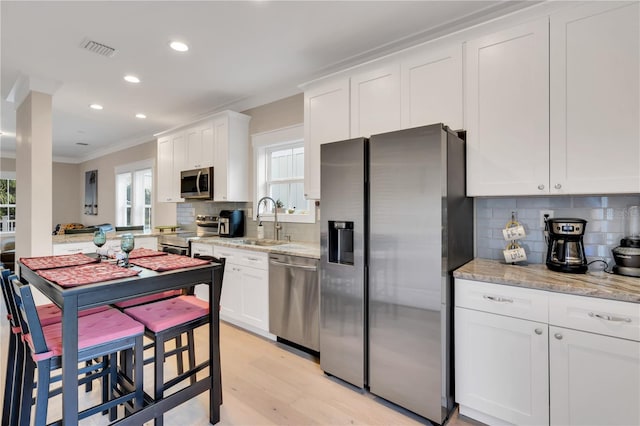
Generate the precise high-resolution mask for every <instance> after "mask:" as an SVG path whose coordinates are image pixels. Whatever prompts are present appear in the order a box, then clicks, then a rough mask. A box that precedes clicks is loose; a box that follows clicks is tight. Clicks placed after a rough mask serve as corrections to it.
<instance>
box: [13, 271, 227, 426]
mask: <svg viewBox="0 0 640 426" xmlns="http://www.w3.org/2000/svg"><path fill="white" fill-rule="evenodd" d="M18 264H19V268H20V278H21V279H22V280H23V281H25V282H28V283H29V284H31V285H32V286H33V287H35V288H37V289H38V290H40V292H42V293H43V294H44V295H45V296H47V297H48V298H49V299H51V301H53V303H55V304H56V305H57V306H59V307H60V309H61V310H62V345H63V346H62V347H63V352H62V424H63V425H74V426H75V425H77V424H78V311H80V310H82V309H88V308H93V307H97V306H103V305H107V304H112V303H116V302H120V301H123V300H127V299H132V298H135V297H139V296H146V295H150V294H154V293H160V292H163V291H166V290H173V289H182V288H189V287H192V286H194V285H196V284H208V285H209V308H210V309H209V315H210V326H209V330H210V336H209V339H210V344H209V375H208V376H207V377H205V378H202V379H199V380H198V381H196V383H195V384H192V385H191V386H188V387H186V388H184V389H181V390H179V391H177V392H175V393H173V394H171V395H169V396H167V397H164V398H162V399H160V400H154V401H150V402H149V401H146V402H145V405H144V407H143V408H142V409H141V410H139V411H136V412H134V413H133V414H131V415H129V416H127V417H124V418H123V419H120V420H118V421H116V422H115V423H114V424H117V425H141V424H143V423H144V422H147V421H149V420H152V419H153V418H155V417H156V415H158V414H160V413H164V412H166V411H168V410H170V409H172V408H174V407H176V406H178V405H180V404H182V403H183V402H185V401H187V400H189V399H191V398H194V397H195V396H196V395H199V394H200V393H203V392H206V391H209V422H210V423H211V424H216V423H218V422H219V421H220V404H221V402H222V389H221V386H220V384H221V379H220V377H221V372H220V316H219V309H218V306H219V304H220V293H221V290H222V265H220V264H217V263H208V264H206V265H202V266H195V267H189V268H183V269H177V270H171V271H166V272H156V271H153V270H149V269H145V268H142V267H138V266H134V267H133V268H134V269H137V270H139V272H140V273H139V274H138V275H136V276H133V277H128V278H122V279H116V280H110V281H104V282H97V283H91V284H83V285H77V286H73V287H62V286H60V285H58V284H57V283H55V282H52V281H49V280H47V279H45V278H43V277H42V276H40V275H39V274H38V273H37V272H36V271H34V270H31V269H29V268H28V267H27V266H26V265H25V264H24V263H22V261H19V262H18Z"/></svg>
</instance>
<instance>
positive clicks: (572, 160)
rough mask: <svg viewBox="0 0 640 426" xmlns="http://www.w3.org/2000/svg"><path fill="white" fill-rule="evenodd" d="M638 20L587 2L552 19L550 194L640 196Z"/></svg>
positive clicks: (625, 10)
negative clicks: (629, 194) (620, 194)
mask: <svg viewBox="0 0 640 426" xmlns="http://www.w3.org/2000/svg"><path fill="white" fill-rule="evenodd" d="M621 4H622V6H621ZM639 15H640V4H638V2H633V3H630V2H627V3H611V2H593V3H589V2H587V4H584V5H580V6H578V7H572V8H569V9H567V10H564V11H562V12H560V13H557V14H554V15H552V16H551V27H550V42H551V56H550V66H551V72H550V76H551V129H550V130H551V133H550V135H551V181H550V183H551V185H552V189H551V191H552V193H553V192H557V193H569V194H594V193H596V194H599V193H637V192H640V120H639V119H638V117H640V84H639V80H640V67H639V63H640V19H639V18H638V16H639Z"/></svg>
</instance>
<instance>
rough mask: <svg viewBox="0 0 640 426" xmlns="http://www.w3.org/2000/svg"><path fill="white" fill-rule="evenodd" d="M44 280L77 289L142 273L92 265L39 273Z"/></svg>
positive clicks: (109, 266)
mask: <svg viewBox="0 0 640 426" xmlns="http://www.w3.org/2000/svg"><path fill="white" fill-rule="evenodd" d="M37 273H38V275H40V276H42V277H43V278H45V279H47V280H49V281H53V282H55V283H58V285H60V286H62V287H75V286H79V285H84V284H92V283H98V282H102V281H111V280H117V279H120V278H127V277H133V276H135V275H138V274H139V273H140V271H137V270H135V269H130V268H122V267H120V266H115V265H112V264H110V263H107V262H101V263H92V264H88V265H81V266H71V267H68V268H58V269H47V270H41V271H38V272H37Z"/></svg>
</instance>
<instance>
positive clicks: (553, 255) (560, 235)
mask: <svg viewBox="0 0 640 426" xmlns="http://www.w3.org/2000/svg"><path fill="white" fill-rule="evenodd" d="M586 227H587V221H586V220H584V219H556V218H554V219H547V221H546V231H547V233H548V236H547V244H548V246H547V268H549V269H551V270H553V271H558V272H570V273H574V274H584V273H585V272H587V269H588V267H587V256H586V255H585V253H584V243H583V241H582V237H583V236H584V230H585V228H586Z"/></svg>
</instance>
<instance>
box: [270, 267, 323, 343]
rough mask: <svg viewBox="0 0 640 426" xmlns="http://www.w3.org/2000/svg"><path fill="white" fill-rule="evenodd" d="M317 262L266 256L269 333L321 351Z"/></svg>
mask: <svg viewBox="0 0 640 426" xmlns="http://www.w3.org/2000/svg"><path fill="white" fill-rule="evenodd" d="M318 276H319V275H318V260H317V259H310V258H307V257H299V256H288V255H283V254H270V255H269V332H271V333H272V334H275V335H276V336H278V337H279V338H281V339H284V340H287V341H289V342H293V343H295V344H297V345H300V346H303V347H305V348H308V349H311V350H313V351H315V352H318V351H319V350H320V286H319V284H318Z"/></svg>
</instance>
